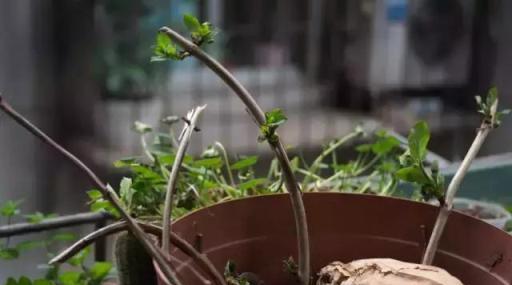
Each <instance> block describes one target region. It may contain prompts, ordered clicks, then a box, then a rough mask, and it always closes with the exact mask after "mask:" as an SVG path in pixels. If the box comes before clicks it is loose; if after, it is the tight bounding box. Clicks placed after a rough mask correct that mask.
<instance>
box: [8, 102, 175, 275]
mask: <svg viewBox="0 0 512 285" xmlns="http://www.w3.org/2000/svg"><path fill="white" fill-rule="evenodd" d="M0 109H2V110H3V111H4V112H5V113H6V114H7V115H8V116H9V117H11V118H12V119H13V120H14V121H16V122H17V123H18V124H20V125H21V126H22V127H24V128H25V129H26V130H28V131H29V132H30V133H32V134H33V135H34V136H35V137H37V138H38V139H40V140H42V141H43V142H44V143H46V144H48V145H49V146H51V147H52V148H54V149H55V150H57V151H58V152H59V153H60V154H62V155H63V156H64V157H66V158H67V159H68V160H70V161H71V162H72V163H73V164H74V165H75V166H77V167H78V168H79V169H80V170H82V171H83V172H85V173H86V174H87V176H88V177H89V179H90V180H91V181H92V182H93V184H94V185H96V187H98V189H99V190H100V191H101V193H102V194H103V196H104V197H105V199H107V200H108V201H109V202H110V203H111V204H112V205H113V206H114V207H115V209H116V210H117V211H118V212H119V213H120V214H121V216H122V218H123V219H124V220H125V221H126V222H127V225H128V227H129V228H130V231H131V232H132V234H133V235H134V236H135V237H136V238H137V239H138V240H139V241H140V243H141V244H142V245H143V246H144V248H145V249H146V251H147V252H148V253H149V254H150V255H151V257H152V258H153V259H155V260H156V262H157V263H158V265H159V266H160V268H161V269H162V272H163V273H164V275H165V277H166V278H167V280H168V281H169V282H171V283H172V284H175V285H181V282H179V280H178V279H177V278H176V275H175V274H174V272H173V271H172V269H171V267H170V266H169V264H168V263H167V261H166V259H165V256H164V254H163V253H162V251H160V249H159V248H158V247H157V246H155V244H153V243H152V242H151V241H150V240H149V239H148V237H147V236H146V234H145V233H144V231H142V229H141V228H140V226H139V224H137V222H136V221H135V220H134V219H133V218H132V217H131V216H130V214H129V213H128V212H127V211H126V210H125V209H124V208H123V206H122V203H121V201H120V200H119V198H118V197H117V194H116V193H115V191H114V190H113V189H112V188H111V187H109V185H107V184H105V183H104V182H103V181H101V179H100V178H99V177H98V176H97V175H96V174H95V173H94V172H93V171H92V170H91V169H90V168H89V167H87V166H86V165H85V164H84V163H83V162H82V161H81V160H80V159H78V158H77V157H76V156H75V155H73V154H72V153H70V152H69V151H67V150H66V149H65V148H64V147H62V146H61V145H59V144H58V143H57V142H55V141H54V140H53V139H51V138H50V137H49V136H48V135H46V134H45V133H44V132H43V131H41V130H40V129H39V128H37V127H36V126H35V125H33V124H32V123H31V122H30V121H28V120H27V119H26V118H25V117H23V116H22V115H21V114H19V113H18V112H17V111H16V110H14V108H12V106H11V105H9V104H8V103H7V102H6V101H5V100H4V99H3V98H2V97H1V96H0Z"/></svg>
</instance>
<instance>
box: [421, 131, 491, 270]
mask: <svg viewBox="0 0 512 285" xmlns="http://www.w3.org/2000/svg"><path fill="white" fill-rule="evenodd" d="M491 129H492V126H490V125H488V124H486V123H483V124H482V126H481V127H480V129H479V130H478V133H477V135H476V137H475V140H474V141H473V143H472V144H471V147H470V148H469V150H468V152H467V154H466V156H465V157H464V160H463V161H462V163H461V164H460V166H459V169H457V172H456V173H455V175H454V176H453V179H452V180H451V182H450V184H449V185H448V190H447V191H446V197H445V200H444V203H443V204H442V205H441V206H440V209H439V214H438V216H437V219H436V223H435V225H434V229H433V230H432V234H431V236H430V240H429V242H428V245H427V249H426V250H425V254H424V255H423V258H422V261H421V263H422V264H426V265H431V264H432V262H433V260H434V257H435V254H436V251H437V248H438V246H439V240H440V239H441V236H442V235H443V231H444V228H445V226H446V223H447V221H448V217H449V216H450V212H451V211H452V208H453V199H454V198H455V194H456V193H457V190H459V187H460V184H461V182H462V180H463V179H464V176H466V173H467V172H468V169H469V166H470V165H471V163H472V162H473V160H474V159H475V157H476V155H477V154H478V151H479V150H480V148H481V147H482V144H483V143H484V141H485V139H486V138H487V135H488V134H489V132H490V130H491Z"/></svg>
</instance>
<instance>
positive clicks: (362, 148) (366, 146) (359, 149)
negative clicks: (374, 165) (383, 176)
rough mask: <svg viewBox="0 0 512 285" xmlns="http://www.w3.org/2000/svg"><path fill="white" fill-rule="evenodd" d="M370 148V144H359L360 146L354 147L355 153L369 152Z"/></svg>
mask: <svg viewBox="0 0 512 285" xmlns="http://www.w3.org/2000/svg"><path fill="white" fill-rule="evenodd" d="M372 146H373V145H371V144H361V145H358V146H356V151H357V152H369V151H370V150H372Z"/></svg>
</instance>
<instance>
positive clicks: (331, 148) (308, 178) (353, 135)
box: [302, 131, 363, 187]
mask: <svg viewBox="0 0 512 285" xmlns="http://www.w3.org/2000/svg"><path fill="white" fill-rule="evenodd" d="M361 134H363V132H362V131H355V132H352V133H350V134H348V135H346V136H344V137H343V138H341V139H340V140H338V141H337V142H336V143H333V144H332V145H330V146H329V147H328V148H327V149H325V150H324V151H322V153H321V154H320V155H319V156H318V157H317V158H316V159H315V161H313V163H312V164H311V166H310V167H309V169H308V172H309V173H312V174H315V172H316V171H317V170H318V168H319V167H320V163H322V161H323V160H324V159H325V158H326V157H327V156H328V155H329V154H331V153H332V152H333V151H335V150H336V149H337V148H339V147H340V146H342V145H343V144H345V143H347V142H348V141H350V140H352V139H354V138H356V137H358V136H360V135H361ZM311 178H313V177H312V175H306V177H305V178H304V181H303V182H302V187H306V186H307V185H308V184H309V183H310V181H311Z"/></svg>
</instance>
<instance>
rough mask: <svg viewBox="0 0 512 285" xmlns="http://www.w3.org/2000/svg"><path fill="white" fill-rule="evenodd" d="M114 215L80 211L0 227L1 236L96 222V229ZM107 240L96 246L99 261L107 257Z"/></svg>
mask: <svg viewBox="0 0 512 285" xmlns="http://www.w3.org/2000/svg"><path fill="white" fill-rule="evenodd" d="M110 219H112V216H111V215H110V214H108V213H105V212H98V213H79V214H73V215H68V216H61V217H56V218H49V219H46V220H44V221H42V222H40V223H37V224H32V223H19V224H12V225H7V226H1V227H0V238H8V237H13V236H20V235H26V234H33V233H39V232H44V231H50V230H56V229H61V228H66V227H73V226H80V225H90V224H94V228H95V229H99V228H102V227H104V226H105V225H106V223H107V221H108V220H110ZM106 250H107V249H106V241H105V239H100V240H98V241H97V242H96V243H95V246H94V258H95V260H97V261H104V260H105V259H106V255H107V254H106Z"/></svg>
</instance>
